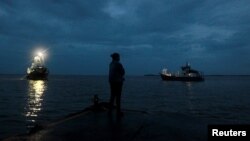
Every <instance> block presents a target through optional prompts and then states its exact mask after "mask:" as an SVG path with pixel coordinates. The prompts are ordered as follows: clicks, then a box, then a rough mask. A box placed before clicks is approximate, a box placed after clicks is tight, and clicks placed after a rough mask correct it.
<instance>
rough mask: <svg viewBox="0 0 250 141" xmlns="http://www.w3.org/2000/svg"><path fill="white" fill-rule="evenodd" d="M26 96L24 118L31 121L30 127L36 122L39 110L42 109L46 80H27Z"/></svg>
mask: <svg viewBox="0 0 250 141" xmlns="http://www.w3.org/2000/svg"><path fill="white" fill-rule="evenodd" d="M28 83H29V85H28V97H27V105H26V107H25V111H26V114H25V116H26V119H27V121H28V122H29V123H31V127H32V126H33V125H32V123H33V124H34V123H35V122H36V119H37V117H38V115H39V112H40V111H41V110H42V102H43V95H44V92H45V91H46V89H47V82H46V81H44V80H29V81H28Z"/></svg>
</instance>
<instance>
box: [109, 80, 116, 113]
mask: <svg viewBox="0 0 250 141" xmlns="http://www.w3.org/2000/svg"><path fill="white" fill-rule="evenodd" d="M115 87H116V86H115V84H114V83H110V101H109V104H110V106H111V109H112V108H113V107H114V102H115V95H116V91H115Z"/></svg>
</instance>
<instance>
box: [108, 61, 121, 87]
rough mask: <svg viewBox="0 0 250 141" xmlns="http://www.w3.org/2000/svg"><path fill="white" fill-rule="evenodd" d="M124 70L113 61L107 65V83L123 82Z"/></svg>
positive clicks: (119, 64) (118, 63) (117, 62)
mask: <svg viewBox="0 0 250 141" xmlns="http://www.w3.org/2000/svg"><path fill="white" fill-rule="evenodd" d="M124 75H125V70H124V68H123V66H122V64H121V63H120V62H119V61H115V60H113V61H112V62H111V63H110V64H109V82H110V83H112V82H123V81H124Z"/></svg>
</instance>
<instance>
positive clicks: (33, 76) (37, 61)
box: [26, 53, 49, 80]
mask: <svg viewBox="0 0 250 141" xmlns="http://www.w3.org/2000/svg"><path fill="white" fill-rule="evenodd" d="M48 75H49V70H48V68H46V67H45V65H44V55H43V54H42V53H38V54H37V56H35V57H34V59H33V62H32V65H31V66H30V67H28V69H27V75H26V78H27V79H29V80H47V79H48Z"/></svg>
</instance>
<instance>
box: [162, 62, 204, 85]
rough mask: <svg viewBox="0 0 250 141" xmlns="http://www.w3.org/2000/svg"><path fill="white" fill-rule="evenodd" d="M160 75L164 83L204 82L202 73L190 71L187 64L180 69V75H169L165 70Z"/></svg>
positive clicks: (178, 73)
mask: <svg viewBox="0 0 250 141" xmlns="http://www.w3.org/2000/svg"><path fill="white" fill-rule="evenodd" d="M160 75H161V78H162V80H164V81H204V76H203V73H202V72H199V71H197V70H194V69H192V68H191V66H190V64H189V63H186V65H185V66H182V67H181V73H180V72H177V73H170V72H168V70H167V69H166V68H165V69H163V70H162V72H161V74H160Z"/></svg>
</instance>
